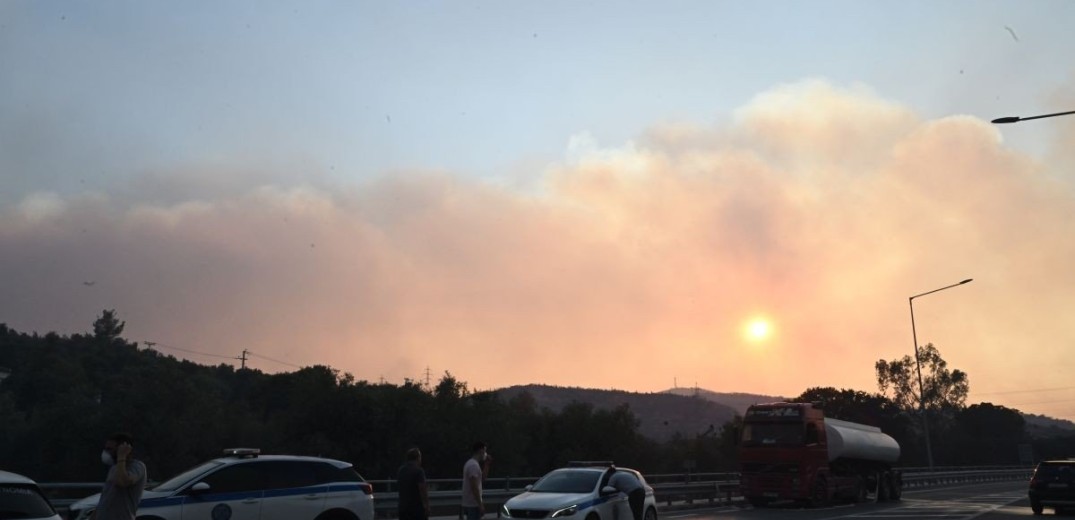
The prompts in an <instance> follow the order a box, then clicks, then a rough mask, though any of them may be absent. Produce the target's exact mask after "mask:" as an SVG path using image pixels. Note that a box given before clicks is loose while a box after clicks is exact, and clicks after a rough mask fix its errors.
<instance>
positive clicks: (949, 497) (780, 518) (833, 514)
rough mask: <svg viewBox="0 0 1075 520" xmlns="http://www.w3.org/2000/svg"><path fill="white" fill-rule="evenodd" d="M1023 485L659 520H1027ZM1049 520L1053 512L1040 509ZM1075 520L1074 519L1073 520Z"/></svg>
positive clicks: (688, 513)
mask: <svg viewBox="0 0 1075 520" xmlns="http://www.w3.org/2000/svg"><path fill="white" fill-rule="evenodd" d="M1026 491H1027V483H1026V482H995V483H989V484H965V485H953V486H948V487H942V488H932V489H922V490H913V491H904V492H903V499H902V500H900V501H898V502H886V503H880V504H875V503H864V504H848V505H837V506H831V507H824V508H817V509H802V508H765V509H752V508H736V507H725V508H716V509H702V510H699V509H696V510H690V511H668V512H666V513H664V514H662V515H660V517H659V518H660V520H707V519H713V520H739V519H760V518H765V519H776V520H837V519H865V520H868V519H878V520H880V519H885V520H903V519H908V520H909V519H915V518H925V519H929V520H971V519H974V520H999V519H1011V518H1023V519H1026V517H1030V516H1032V513H1031V512H1030V502H1029V501H1028V500H1027V495H1026ZM1045 514H1046V515H1049V516H1051V515H1052V514H1053V511H1052V510H1050V509H1048V508H1047V509H1046V510H1045ZM1073 518H1075V517H1073Z"/></svg>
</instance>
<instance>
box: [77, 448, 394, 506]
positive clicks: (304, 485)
mask: <svg viewBox="0 0 1075 520" xmlns="http://www.w3.org/2000/svg"><path fill="white" fill-rule="evenodd" d="M224 455H225V456H224V457H220V458H217V459H213V460H210V461H208V462H206V463H204V464H201V465H199V466H196V467H194V468H191V469H189V470H187V471H184V472H183V473H181V474H179V475H177V476H175V477H173V478H171V479H169V480H167V481H165V482H162V483H160V484H158V485H157V486H155V487H153V488H152V489H147V490H146V491H145V492H144V493H143V494H142V500H141V502H139V503H138V519H139V520H188V519H194V518H197V519H210V518H211V519H213V520H374V518H373V488H372V486H371V485H370V484H369V483H367V482H366V481H365V480H363V479H362V477H361V476H360V475H359V474H358V473H357V472H356V471H355V469H354V468H353V467H352V466H351V464H350V463H347V462H341V461H338V460H332V459H323V458H319V457H299V456H291V455H261V454H260V452H259V450H256V449H248V448H235V449H229V450H224ZM99 498H100V494H97V495H94V496H91V497H88V498H85V499H83V500H80V501H78V502H76V503H75V504H73V505H72V506H71V508H70V514H69V518H72V519H75V520H86V519H91V518H93V513H94V510H95V508H96V506H97V501H98V499H99Z"/></svg>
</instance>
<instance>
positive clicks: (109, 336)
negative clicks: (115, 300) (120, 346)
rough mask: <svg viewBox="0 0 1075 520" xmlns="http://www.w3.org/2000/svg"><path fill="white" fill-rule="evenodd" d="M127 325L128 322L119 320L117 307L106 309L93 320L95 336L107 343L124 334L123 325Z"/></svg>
mask: <svg viewBox="0 0 1075 520" xmlns="http://www.w3.org/2000/svg"><path fill="white" fill-rule="evenodd" d="M126 325H127V322H125V321H119V318H117V317H116V310H115V309H105V310H103V311H101V317H99V318H97V321H95V322H93V337H95V338H97V339H98V340H100V341H103V342H105V343H110V342H111V341H112V340H114V339H116V338H118V337H119V336H120V334H123V327H124V326H126Z"/></svg>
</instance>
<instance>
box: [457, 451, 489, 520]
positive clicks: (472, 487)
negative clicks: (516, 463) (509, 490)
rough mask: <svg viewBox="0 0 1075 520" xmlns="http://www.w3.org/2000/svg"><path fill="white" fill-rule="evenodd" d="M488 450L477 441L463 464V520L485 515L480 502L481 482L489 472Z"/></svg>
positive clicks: (483, 503) (476, 518) (476, 519)
mask: <svg viewBox="0 0 1075 520" xmlns="http://www.w3.org/2000/svg"><path fill="white" fill-rule="evenodd" d="M490 461H492V457H490V456H489V451H488V448H487V447H486V445H485V443H484V442H481V441H478V442H475V443H474V446H473V447H472V448H471V456H470V458H469V459H467V462H466V464H463V516H464V520H479V519H480V518H481V517H482V515H484V514H485V502H484V501H483V500H482V481H484V480H485V475H486V474H488V472H489V462H490Z"/></svg>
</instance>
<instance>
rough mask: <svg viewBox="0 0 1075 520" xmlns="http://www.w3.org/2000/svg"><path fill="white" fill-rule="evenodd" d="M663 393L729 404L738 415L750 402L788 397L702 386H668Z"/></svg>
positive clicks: (782, 399)
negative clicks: (715, 390) (719, 390)
mask: <svg viewBox="0 0 1075 520" xmlns="http://www.w3.org/2000/svg"><path fill="white" fill-rule="evenodd" d="M664 393H667V394H674V395H686V396H695V395H697V396H698V397H701V398H702V399H708V400H710V401H713V402H715V403H720V404H722V405H724V406H729V407H731V408H732V409H734V410H735V411H736V412H737V413H739V415H743V414H744V413H746V411H747V407H749V406H750V405H752V404H758V403H775V402H779V401H786V400H788V399H789V398H787V397H780V396H775V395H763V394H746V393H742V392H714V391H712V390H706V389H704V388H683V387H679V388H669V389H668V390H665V391H664Z"/></svg>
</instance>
